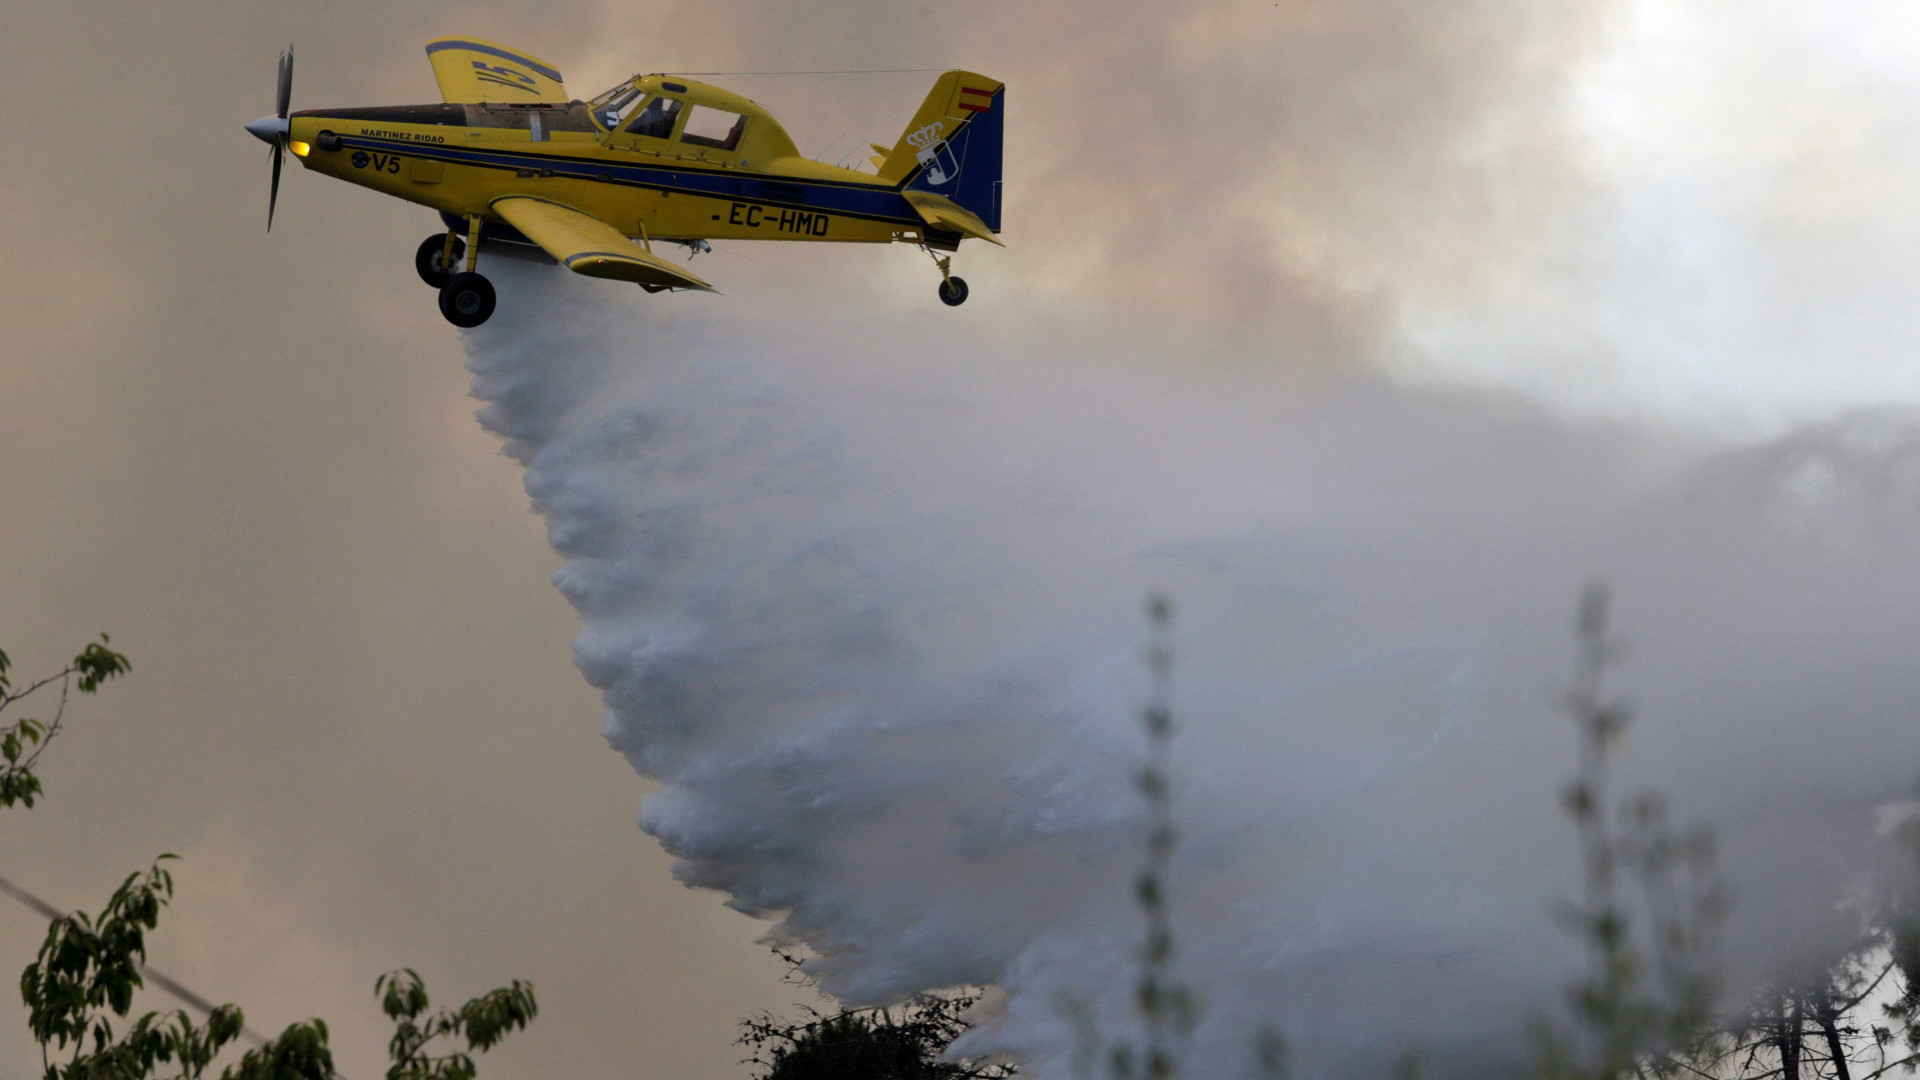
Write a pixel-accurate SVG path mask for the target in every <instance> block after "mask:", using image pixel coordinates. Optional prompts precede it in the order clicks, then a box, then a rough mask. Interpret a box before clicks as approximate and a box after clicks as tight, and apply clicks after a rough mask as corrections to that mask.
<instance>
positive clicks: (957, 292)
mask: <svg viewBox="0 0 1920 1080" xmlns="http://www.w3.org/2000/svg"><path fill="white" fill-rule="evenodd" d="M920 250H922V251H924V252H926V253H927V254H928V255H932V256H933V265H935V266H937V267H939V268H940V302H941V303H943V304H945V305H947V306H948V307H959V306H960V305H961V304H964V303H966V302H967V279H965V278H962V277H956V276H954V275H953V274H951V273H949V272H948V270H947V268H948V267H950V266H952V265H953V256H951V255H934V254H933V249H932V248H930V247H922V248H921V249H920Z"/></svg>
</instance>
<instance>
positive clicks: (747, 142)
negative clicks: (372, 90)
mask: <svg viewBox="0 0 1920 1080" xmlns="http://www.w3.org/2000/svg"><path fill="white" fill-rule="evenodd" d="M427 58H428V60H429V61H430V62H431V63H432V64H433V74H434V78H436V79H437V80H439V83H440V96H441V97H442V98H444V99H445V103H444V104H439V105H390V106H378V107H374V108H356V109H303V110H301V111H300V112H296V113H292V114H289V113H288V112H287V106H288V105H289V104H290V101H291V98H292V93H293V46H291V45H289V46H287V50H286V51H285V52H283V53H281V54H280V73H279V87H278V93H277V95H276V98H275V104H276V109H275V111H274V115H272V116H263V117H261V118H260V119H258V120H255V121H254V122H253V123H251V124H248V125H246V128H247V131H249V132H251V133H252V134H253V135H254V136H255V137H257V138H259V139H261V140H262V141H265V142H267V143H269V144H271V145H272V147H273V149H272V154H273V186H272V188H271V190H270V191H269V193H268V197H267V228H268V229H269V230H271V229H272V228H273V210H274V205H275V203H277V202H278V201H279V197H280V168H281V164H282V162H283V161H284V160H285V155H286V154H287V153H288V152H289V151H291V152H292V154H293V156H294V157H296V158H298V159H299V160H300V163H301V164H302V165H304V166H306V167H307V168H308V169H310V170H312V171H314V172H319V173H324V174H326V175H328V176H333V177H338V178H339V179H342V180H346V181H349V182H351V183H355V184H359V185H361V186H363V187H370V188H372V189H374V190H375V191H381V192H385V193H386V194H388V195H394V196H397V197H399V198H402V199H406V200H408V201H409V202H417V203H420V204H422V205H424V206H429V207H432V208H433V209H435V210H437V211H439V212H440V217H441V219H442V220H443V221H444V222H445V223H446V226H447V231H446V232H445V233H444V234H441V233H436V234H434V235H432V236H429V237H428V238H427V239H426V240H425V241H423V242H422V243H421V245H420V250H419V252H418V254H417V255H416V257H415V260H414V265H415V266H416V268H417V269H418V270H419V272H420V277H421V279H422V280H424V281H426V283H427V284H429V285H432V286H434V287H435V288H437V289H439V290H440V311H441V313H442V314H444V315H445V316H446V317H447V321H449V322H451V323H453V324H454V325H455V326H462V327H472V326H479V325H480V324H481V323H483V322H486V321H487V317H488V316H490V315H492V314H493V308H494V301H495V296H494V290H493V286H492V284H490V283H489V282H488V281H487V279H486V278H484V277H482V276H481V275H480V274H479V273H478V271H477V270H476V266H477V264H478V260H479V257H480V253H481V252H482V251H483V250H484V251H485V252H487V254H488V255H489V256H492V255H496V254H498V255H503V256H510V257H521V258H532V259H535V260H538V261H542V262H545V261H553V262H558V263H559V264H561V265H562V266H565V267H566V268H567V269H569V270H572V271H573V272H574V273H576V274H585V275H587V276H588V277H600V278H613V279H615V280H619V281H631V282H634V283H636V284H638V285H639V286H640V287H641V288H642V289H645V290H647V291H648V292H659V291H661V290H663V289H702V290H707V291H712V288H713V287H712V286H711V285H708V284H707V283H706V282H705V281H703V280H702V279H700V278H699V277H698V276H696V275H695V274H693V273H692V272H691V271H690V270H688V269H687V268H686V267H685V266H684V264H682V263H677V262H674V261H672V260H669V259H667V258H665V257H663V256H662V255H660V254H658V253H656V252H655V250H654V248H655V245H656V244H680V245H683V246H685V247H686V248H687V249H688V255H687V258H688V260H689V261H690V260H691V259H692V257H693V256H694V255H695V254H699V253H701V252H704V251H708V250H711V248H710V245H709V244H708V241H710V240H824V241H838V242H843V243H875V244H886V243H893V242H895V241H900V242H904V243H910V244H915V245H917V246H919V247H920V248H921V249H922V250H924V251H926V252H927V254H928V255H930V256H932V258H933V261H934V264H935V265H936V266H938V267H939V269H940V299H941V300H943V301H945V302H946V303H947V304H948V305H949V306H957V305H959V304H961V303H963V302H965V300H966V299H967V283H966V282H965V281H963V280H961V279H960V278H958V277H956V276H954V275H953V274H952V273H951V272H950V267H951V263H952V256H951V255H950V254H942V253H951V252H953V251H955V250H957V249H958V248H959V246H960V241H961V240H962V239H966V238H973V239H979V240H986V241H989V242H991V243H994V244H1000V242H1001V241H1000V238H999V236H998V235H997V234H998V233H999V232H1000V157H1001V143H1002V133H1003V130H1004V122H1005V102H1006V88H1005V87H1004V86H1003V85H1002V84H1001V83H999V82H997V81H995V80H993V79H989V78H987V77H986V76H984V75H976V74H974V73H973V72H970V71H949V72H946V73H945V74H943V75H941V76H940V77H939V78H938V79H936V80H935V81H934V84H933V90H932V91H931V92H929V93H928V94H927V99H926V101H925V102H924V103H922V104H921V106H920V111H919V112H917V113H915V114H914V117H913V120H912V122H910V123H909V124H908V125H907V129H906V132H905V133H904V134H903V135H902V136H901V138H900V140H899V141H898V142H897V143H895V144H894V145H892V146H881V145H880V144H878V143H874V144H872V146H873V151H874V156H873V158H872V159H871V161H872V163H873V166H874V168H875V170H876V171H875V172H872V173H867V172H861V171H858V170H856V169H847V168H841V167H839V166H835V165H827V164H823V163H821V162H818V161H812V160H809V159H808V158H804V157H802V156H800V152H799V150H798V149H796V148H795V147H794V144H793V140H792V139H790V138H788V137H787V133H786V131H785V130H783V129H782V128H781V127H780V122H779V121H778V120H775V119H774V118H773V116H772V115H771V114H769V113H768V112H767V110H765V109H763V108H761V107H760V106H759V105H757V104H755V103H754V102H752V101H749V100H747V99H746V98H743V97H741V96H739V95H738V94H734V93H730V92H728V91H726V90H722V89H721V88H719V87H717V86H709V85H707V84H706V83H701V82H695V81H694V80H692V79H688V78H684V77H681V76H676V75H670V74H667V75H661V74H656V75H640V76H635V77H634V78H631V79H628V80H626V81H624V82H622V83H620V84H619V85H618V86H615V87H614V88H613V89H611V90H608V91H607V92H606V93H604V94H601V95H600V96H599V97H596V98H594V99H593V100H592V101H578V100H575V99H572V98H570V97H569V96H568V94H567V90H566V87H565V86H564V85H562V82H561V78H560V72H559V71H558V70H557V69H555V68H554V66H553V65H552V64H549V63H547V62H546V61H544V60H540V59H538V58H536V57H534V56H531V55H529V54H527V53H526V52H523V51H521V50H519V49H512V48H508V47H506V46H504V45H498V44H495V43H493V42H490V41H481V40H480V39H478V38H440V39H438V40H435V41H432V42H430V43H428V45H427ZM636 241H638V242H637V243H636ZM1002 246H1005V245H1002Z"/></svg>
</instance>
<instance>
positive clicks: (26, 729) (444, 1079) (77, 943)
mask: <svg viewBox="0 0 1920 1080" xmlns="http://www.w3.org/2000/svg"><path fill="white" fill-rule="evenodd" d="M109 644H110V642H109V639H108V637H107V635H105V634H102V635H100V640H99V641H98V642H94V643H91V644H89V645H88V646H87V647H86V648H85V649H83V650H81V652H80V653H79V655H77V656H75V657H74V658H73V660H72V661H70V662H69V663H68V664H67V666H66V667H65V668H64V669H62V670H61V671H59V672H56V673H54V674H53V675H49V676H47V677H46V678H43V679H40V680H37V681H35V682H33V683H31V684H29V685H27V686H25V687H23V688H20V689H18V690H16V689H15V688H14V684H13V682H12V679H11V666H12V665H11V660H10V659H9V657H8V656H7V654H6V653H5V652H0V711H4V710H5V709H7V708H8V707H9V706H11V705H14V704H15V703H17V702H19V701H21V700H23V699H25V698H27V697H28V696H30V695H32V694H34V693H35V692H37V691H39V690H42V689H45V688H48V687H51V686H54V685H56V684H57V685H58V686H59V688H60V696H59V703H58V705H57V706H56V708H55V710H54V713H53V718H52V719H51V720H50V721H47V722H42V721H40V720H37V719H33V718H23V719H20V720H18V721H16V722H15V723H14V724H13V725H12V726H11V727H8V728H4V729H0V758H4V762H5V764H4V766H3V767H0V807H11V806H13V805H15V804H16V803H18V804H21V805H25V806H28V807H31V806H33V802H34V798H35V797H36V796H38V795H39V794H40V793H41V785H40V779H39V777H38V776H37V775H35V773H34V767H35V765H36V764H38V762H39V758H40V754H41V752H42V751H44V750H45V749H46V747H47V744H48V743H49V742H50V741H51V740H52V739H53V737H54V736H55V735H57V734H58V733H59V731H60V725H61V721H62V719H63V717H64V716H65V713H66V705H67V699H68V694H69V692H70V691H72V690H77V691H79V692H80V693H83V694H91V693H94V692H95V691H96V690H98V689H99V687H100V684H101V683H103V682H105V681H106V680H108V679H111V678H114V677H116V676H119V675H123V674H126V673H127V672H128V671H130V670H132V665H131V664H129V663H128V661H127V658H126V657H125V656H123V655H121V654H120V653H117V652H114V651H113V650H112V649H111V648H109V647H108V646H109ZM173 858H174V856H172V855H162V856H160V858H159V859H158V860H156V861H155V862H154V864H153V866H151V867H149V868H148V869H147V870H146V871H145V872H144V873H137V874H132V875H129V876H128V877H127V879H126V880H125V881H123V882H121V884H120V887H119V888H118V889H116V890H114V893H113V896H112V897H111V898H110V899H108V901H107V905H106V907H104V908H102V909H101V911H100V914H99V915H98V916H89V915H87V914H86V913H85V912H74V913H72V914H68V915H57V916H56V917H55V918H53V920H52V921H51V923H50V924H49V925H48V927H47V936H46V940H45V941H44V942H42V944H41V946H40V951H39V953H38V955H37V956H36V957H35V959H34V961H33V963H31V964H29V965H28V966H27V968H26V970H25V971H23V972H21V975H20V996H21V998H22V1000H23V1001H24V1002H25V1004H26V1006H27V1016H28V1019H27V1023H28V1027H29V1028H31V1030H32V1031H33V1035H34V1038H35V1039H36V1040H38V1041H39V1043H40V1058H41V1065H42V1068H43V1077H44V1080H149V1078H152V1077H155V1076H160V1075H166V1076H177V1077H179V1078H181V1080H199V1078H200V1077H202V1076H203V1075H204V1074H205V1073H206V1071H207V1070H208V1069H209V1068H211V1067H212V1066H213V1063H214V1061H215V1060H216V1059H217V1058H218V1057H219V1056H220V1055H221V1053H222V1052H223V1051H224V1050H226V1049H227V1048H228V1047H229V1046H230V1045H232V1044H233V1043H234V1042H235V1041H236V1040H238V1039H241V1038H246V1039H249V1040H251V1041H253V1042H254V1043H255V1044H256V1045H255V1046H254V1047H253V1048H252V1049H250V1050H248V1051H247V1052H246V1053H245V1054H243V1055H241V1057H240V1059H239V1060H238V1061H237V1062H235V1063H233V1064H231V1065H228V1066H227V1067H226V1068H225V1069H223V1070H222V1071H221V1073H220V1080H338V1078H337V1074H335V1072H334V1068H333V1051H332V1049H331V1048H330V1047H329V1046H328V1041H327V1040H328V1030H327V1025H326V1022H325V1021H323V1020H319V1019H314V1020H308V1021H306V1022H304V1023H297V1024H292V1025H289V1026H288V1027H287V1029H286V1030H285V1031H283V1032H281V1033H280V1035H279V1036H278V1037H277V1038H273V1039H267V1038H265V1037H263V1036H260V1035H257V1034H255V1033H254V1032H252V1031H251V1030H249V1029H248V1028H247V1026H246V1019H245V1016H244V1015H243V1014H242V1013H241V1011H240V1008H239V1007H238V1006H235V1005H218V1006H216V1005H212V1004H210V1003H208V1002H206V1001H204V1000H203V999H201V998H199V997H198V996H197V995H195V994H193V993H192V992H190V991H188V990H187V989H186V988H184V987H182V986H179V985H178V984H177V983H174V982H173V981H172V980H169V979H167V978H165V977H164V976H161V975H159V974H158V973H155V972H150V971H149V970H148V969H147V967H146V959H147V934H148V933H149V932H150V931H152V930H154V929H155V928H156V927H157V926H158V925H159V922H160V912H161V909H162V908H165V907H166V906H167V905H168V904H169V903H171V901H172V899H173V875H172V874H171V873H170V872H169V871H168V869H167V868H166V866H165V863H167V862H169V861H171V860H173ZM29 898H30V897H29ZM30 899H31V898H30ZM34 903H35V904H36V905H37V906H39V907H40V908H41V909H42V910H46V911H57V909H49V908H46V906H45V905H44V904H42V903H41V902H40V901H37V900H35V901H34ZM148 975H152V976H153V978H154V981H155V982H156V983H158V984H160V985H161V986H162V987H163V988H165V989H167V990H168V991H169V992H171V993H173V994H175V995H176V996H179V997H181V998H182V999H183V1000H186V1001H188V1002H189V1003H190V1004H193V1005H194V1006H195V1007H196V1008H198V1009H200V1010H201V1011H203V1012H205V1013H206V1022H205V1023H204V1024H199V1025H196V1024H195V1023H194V1022H193V1019H192V1018H191V1017H190V1016H188V1014H187V1013H186V1012H185V1011H183V1010H176V1011H174V1012H170V1013H160V1012H148V1013H145V1014H143V1015H141V1016H140V1017H138V1018H137V1019H135V1020H133V1021H132V1022H131V1023H130V1024H129V1023H125V1021H126V1018H127V1016H128V1014H129V1013H130V1012H131V1011H132V1007H133V997H134V993H135V991H138V990H140V989H142V988H144V987H145V985H146V977H147V976H148ZM374 990H375V995H376V996H377V997H379V998H380V1002H381V1007H382V1008H383V1009H384V1010H385V1011H386V1013H387V1015H388V1016H389V1017H391V1018H393V1019H394V1020H395V1021H396V1030H395V1033H394V1037H393V1041H392V1043H391V1044H390V1045H389V1049H390V1050H391V1051H392V1055H393V1066H392V1068H390V1069H388V1070H387V1077H388V1080H473V1077H474V1074H475V1069H474V1064H473V1059H472V1056H471V1055H472V1054H474V1053H478V1052H482V1051H485V1050H487V1049H489V1048H491V1047H493V1046H494V1045H496V1044H498V1043H499V1042H500V1040H501V1039H503V1038H505V1037H506V1036H507V1035H508V1034H510V1033H512V1032H513V1031H516V1030H519V1029H521V1028H524V1027H526V1026H527V1024H528V1022H530V1021H531V1020H532V1019H533V1018H534V1015H535V1014H536V1012H537V1011H538V1010H537V1006H536V1005H535V1003H534V997H533V987H532V986H531V985H529V984H526V983H523V982H521V981H519V980H517V979H516V980H514V982H513V983H512V985H510V986H507V987H503V988H501V989H498V990H494V991H492V992H490V993H487V994H483V995H481V996H480V997H477V998H474V999H473V1000H471V1001H469V1002H467V1003H466V1004H465V1005H462V1006H461V1007H460V1008H458V1009H456V1010H452V1011H442V1012H440V1013H436V1014H434V1015H432V1016H430V1017H427V1018H426V1019H424V1020H422V1019H421V1014H422V1013H424V1012H425V1011H426V1010H427V1007H428V1004H429V1003H428V1000H427V991H426V987H425V985H424V984H423V983H422V982H421V980H420V976H419V975H418V974H416V973H415V972H413V971H412V970H406V971H401V972H393V973H391V974H388V975H385V976H382V977H381V978H380V980H379V981H378V982H377V983H376V984H375V988H374ZM441 1037H449V1038H458V1039H464V1040H465V1043H466V1048H465V1050H457V1051H452V1052H449V1053H446V1054H441V1055H438V1056H435V1055H434V1054H431V1053H429V1052H428V1050H427V1049H426V1046H427V1044H428V1043H429V1042H431V1041H432V1040H434V1039H437V1038H441Z"/></svg>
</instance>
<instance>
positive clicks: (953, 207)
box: [901, 191, 1007, 247]
mask: <svg viewBox="0 0 1920 1080" xmlns="http://www.w3.org/2000/svg"><path fill="white" fill-rule="evenodd" d="M901 194H902V195H905V196H906V197H907V201H908V202H909V203H912V204H913V212H914V213H916V214H919V215H920V220H922V221H924V222H926V223H927V224H929V225H931V226H933V227H934V228H936V229H945V230H946V231H948V232H957V233H959V234H960V235H961V236H972V237H977V238H978V239H981V240H988V241H991V242H993V243H996V244H999V245H1000V246H1001V247H1006V246H1007V245H1006V244H1005V243H1004V242H1003V241H1002V240H1001V239H1000V238H999V237H997V236H995V235H993V230H992V229H989V228H987V223H986V222H984V221H981V220H980V217H979V215H978V214H975V213H974V212H973V211H971V210H968V209H967V208H966V207H964V206H961V205H960V204H959V203H957V202H954V201H953V200H952V199H949V198H947V197H946V196H945V195H935V194H934V193H933V192H931V191H903V192H901Z"/></svg>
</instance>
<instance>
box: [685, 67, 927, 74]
mask: <svg viewBox="0 0 1920 1080" xmlns="http://www.w3.org/2000/svg"><path fill="white" fill-rule="evenodd" d="M951 70H953V69H952V68H847V69H843V70H838V71H663V72H661V73H660V74H662V75H927V74H932V73H934V72H941V71H951Z"/></svg>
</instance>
